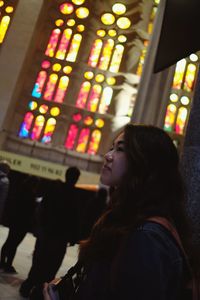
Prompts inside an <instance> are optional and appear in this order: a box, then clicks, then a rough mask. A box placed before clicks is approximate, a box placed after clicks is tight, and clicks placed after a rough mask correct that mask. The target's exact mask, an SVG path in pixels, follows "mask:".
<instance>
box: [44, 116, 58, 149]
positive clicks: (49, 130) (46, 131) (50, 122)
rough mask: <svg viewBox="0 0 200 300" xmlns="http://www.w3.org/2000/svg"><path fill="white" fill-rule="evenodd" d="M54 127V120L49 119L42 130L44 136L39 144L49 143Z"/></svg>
mask: <svg viewBox="0 0 200 300" xmlns="http://www.w3.org/2000/svg"><path fill="white" fill-rule="evenodd" d="M55 126H56V119H54V118H49V119H48V121H47V123H46V126H45V129H44V135H43V137H42V139H41V142H43V143H45V144H47V143H50V142H51V138H52V135H53V132H54V129H55Z"/></svg>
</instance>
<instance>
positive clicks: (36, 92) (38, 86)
mask: <svg viewBox="0 0 200 300" xmlns="http://www.w3.org/2000/svg"><path fill="white" fill-rule="evenodd" d="M46 78H47V72H46V71H40V72H39V74H38V77H37V79H36V82H35V85H34V88H33V91H32V96H33V97H35V98H40V97H41V95H42V90H43V87H44V83H45V81H46Z"/></svg>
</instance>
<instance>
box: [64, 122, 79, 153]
mask: <svg viewBox="0 0 200 300" xmlns="http://www.w3.org/2000/svg"><path fill="white" fill-rule="evenodd" d="M77 133H78V126H77V125H76V124H71V125H70V127H69V131H68V135H67V139H66V142H65V147H66V148H67V149H70V150H72V149H73V147H74V143H75V140H76V137H77Z"/></svg>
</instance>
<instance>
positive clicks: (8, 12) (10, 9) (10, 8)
mask: <svg viewBox="0 0 200 300" xmlns="http://www.w3.org/2000/svg"><path fill="white" fill-rule="evenodd" d="M13 10H14V8H13V6H7V7H6V9H5V11H6V12H7V14H10V13H12V12H13Z"/></svg>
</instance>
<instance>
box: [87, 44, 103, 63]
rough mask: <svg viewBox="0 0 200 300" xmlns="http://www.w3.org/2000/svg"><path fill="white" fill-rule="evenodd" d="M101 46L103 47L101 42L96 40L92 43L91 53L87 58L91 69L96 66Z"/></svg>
mask: <svg viewBox="0 0 200 300" xmlns="http://www.w3.org/2000/svg"><path fill="white" fill-rule="evenodd" d="M102 46H103V42H102V40H100V39H97V40H95V41H94V44H93V46H92V49H91V53H90V56H89V60H88V65H89V66H91V67H93V68H94V67H96V66H97V63H98V61H99V56H100V53H101V49H102Z"/></svg>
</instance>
